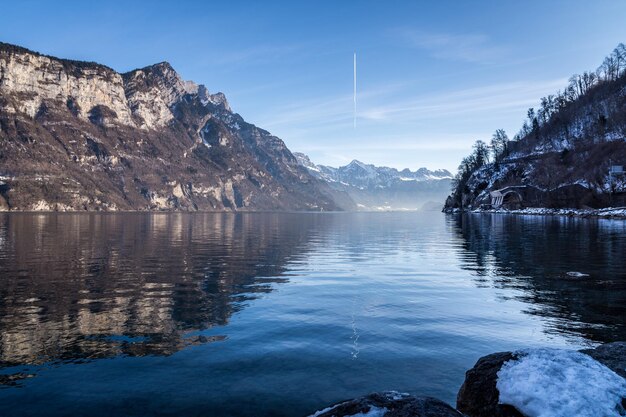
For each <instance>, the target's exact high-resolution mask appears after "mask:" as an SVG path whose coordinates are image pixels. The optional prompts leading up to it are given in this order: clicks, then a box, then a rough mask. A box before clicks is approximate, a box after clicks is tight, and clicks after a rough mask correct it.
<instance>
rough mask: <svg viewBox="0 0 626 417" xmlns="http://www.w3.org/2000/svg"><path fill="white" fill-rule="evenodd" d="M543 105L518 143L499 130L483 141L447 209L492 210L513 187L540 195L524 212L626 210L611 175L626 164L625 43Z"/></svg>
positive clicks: (619, 182) (619, 184) (462, 168)
mask: <svg viewBox="0 0 626 417" xmlns="http://www.w3.org/2000/svg"><path fill="white" fill-rule="evenodd" d="M540 103H541V104H540V107H539V108H538V109H534V108H530V109H528V112H527V118H526V120H525V121H524V122H523V125H522V128H521V129H520V131H519V132H518V133H517V134H516V135H515V136H514V137H513V138H512V139H509V137H508V135H507V134H506V132H505V131H504V130H502V129H498V130H496V131H495V133H494V134H493V136H492V138H491V140H490V141H489V142H486V141H483V140H478V141H476V143H475V144H474V146H473V152H472V154H471V155H469V156H467V157H465V158H464V159H463V160H462V161H461V164H460V165H459V168H458V173H457V174H456V176H455V178H454V180H453V182H452V194H451V195H450V196H449V197H448V199H447V201H446V209H448V210H453V209H475V208H479V207H483V208H485V207H489V206H490V205H491V201H490V192H492V191H495V190H499V189H503V188H506V187H519V188H520V189H521V188H525V189H532V190H533V192H532V193H530V194H532V196H533V198H531V199H530V200H528V199H525V201H522V202H521V205H522V206H523V207H524V206H525V207H528V206H535V207H550V208H560V207H575V208H586V207H593V208H600V207H608V206H617V205H625V204H626V202H625V201H624V200H625V196H624V195H625V191H626V181H625V178H624V176H623V175H609V168H610V167H611V166H615V165H618V166H623V165H626V47H625V46H624V44H620V45H619V46H618V47H617V48H615V50H613V52H612V53H611V54H610V55H609V56H607V57H606V58H605V60H604V62H603V63H602V65H600V67H598V69H597V70H595V71H589V72H584V73H582V74H575V75H573V76H572V77H571V78H570V80H569V84H568V85H567V86H566V87H565V88H564V89H563V90H562V91H558V92H556V93H555V94H553V95H549V96H547V97H543V98H541V100H540ZM527 194H528V193H527Z"/></svg>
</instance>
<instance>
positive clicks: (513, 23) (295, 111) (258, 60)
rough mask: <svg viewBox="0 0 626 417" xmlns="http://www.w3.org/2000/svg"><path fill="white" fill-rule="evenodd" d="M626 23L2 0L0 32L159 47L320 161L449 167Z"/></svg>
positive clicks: (442, 9) (563, 5) (586, 5)
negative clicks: (355, 87)
mask: <svg viewBox="0 0 626 417" xmlns="http://www.w3.org/2000/svg"><path fill="white" fill-rule="evenodd" d="M624 22H626V1H622V0H612V1H609V0H595V1H593V2H590V1H578V0H562V1H557V0H553V1H551V0H543V1H533V0H528V1H523V2H522V1H460V0H458V1H442V0H438V1H306V2H305V1H285V2H279V1H275V2H272V1H269V0H268V1H262V2H261V1H255V2H245V1H227V2H226V1H219V2H218V1H184V0H179V1H176V2H173V1H163V2H160V1H145V2H141V1H136V2H129V1H123V2H122V1H120V2H116V1H107V2H85V1H80V2H78V1H76V2H73V1H63V2H49V1H48V2H36V1H27V0H22V1H5V0H0V41H3V42H8V43H14V44H18V45H20V46H24V47H27V48H29V49H32V50H35V51H38V52H41V53H45V54H48V55H54V56H58V57H62V58H69V59H79V60H88V61H95V62H99V63H102V64H105V65H108V66H109V67H111V68H113V69H115V70H117V71H120V72H125V71H129V70H131V69H134V68H139V67H144V66H147V65H150V64H153V63H157V62H161V61H168V62H170V63H171V64H172V66H173V67H174V68H175V69H176V70H177V72H178V73H179V74H180V75H181V76H182V77H183V78H184V79H185V80H193V81H195V82H197V83H200V84H204V85H206V86H207V88H208V89H209V91H211V92H217V91H221V92H223V93H225V94H226V96H227V98H228V100H229V102H230V105H231V107H232V109H233V110H234V111H235V112H237V113H239V114H240V115H241V116H242V117H243V118H244V119H245V120H246V121H248V122H250V123H254V124H256V125H257V126H259V127H262V128H264V129H266V130H269V131H270V132H272V133H273V134H274V135H276V136H278V137H280V138H281V139H283V140H284V141H285V143H286V144H287V146H288V147H289V148H290V149H291V150H292V151H299V152H304V153H306V154H308V155H309V156H310V157H311V159H312V160H313V161H314V162H316V163H321V164H326V165H332V166H338V165H344V164H347V163H349V162H350V161H351V160H353V159H358V160H361V161H363V162H366V163H373V164H376V165H385V166H390V167H395V168H399V169H402V168H410V169H417V168H419V167H427V168H430V169H437V168H446V169H449V170H451V171H456V167H457V166H458V165H459V162H460V160H461V158H462V157H463V156H465V155H467V154H468V153H469V152H471V146H472V144H473V143H474V141H476V140H477V139H483V140H487V141H488V140H489V139H490V137H491V135H492V133H493V132H494V131H495V130H496V129H499V128H503V129H505V130H506V131H507V133H508V134H509V136H511V137H512V136H513V135H514V134H515V133H516V132H517V131H518V130H519V128H520V126H521V124H522V121H523V119H524V116H525V114H526V110H527V109H528V108H529V107H536V106H537V104H538V102H539V99H540V98H541V97H542V96H545V95H547V94H552V93H554V92H556V91H557V90H559V89H561V88H563V87H564V86H565V85H566V84H567V79H568V78H569V77H570V76H571V75H572V74H575V73H580V72H582V71H585V70H594V69H595V68H596V67H597V66H598V65H599V64H600V63H601V62H602V60H603V58H604V57H605V56H606V55H608V54H609V53H610V52H611V51H612V49H613V48H614V47H615V46H616V45H617V44H618V43H620V42H626V24H625V23H624ZM354 53H356V54H357V67H358V70H357V90H358V93H357V116H356V117H357V122H356V128H354V126H353V54H354Z"/></svg>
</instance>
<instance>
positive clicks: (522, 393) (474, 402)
mask: <svg viewBox="0 0 626 417" xmlns="http://www.w3.org/2000/svg"><path fill="white" fill-rule="evenodd" d="M624 378H626V342H614V343H606V344H604V345H601V346H598V347H597V348H595V349H586V350H581V351H580V352H574V351H562V350H548V349H538V350H525V351H524V350H522V351H518V352H500V353H493V354H491V355H487V356H483V357H482V358H480V359H479V360H478V361H477V362H476V365H474V367H473V368H472V369H470V370H469V371H467V373H466V374H465V381H464V382H463V385H462V386H461V389H460V390H459V393H458V396H457V403H456V408H457V410H459V411H460V412H462V413H463V414H464V415H466V416H468V417H535V416H540V417H546V416H550V417H560V416H567V417H574V416H576V417H579V416H582V417H585V416H594V417H612V416H616V417H617V416H621V415H622V416H623V415H626V413H624V414H620V412H622V413H623V410H620V407H624V405H625V404H626V385H624V384H625V382H624ZM607 410H608V411H607Z"/></svg>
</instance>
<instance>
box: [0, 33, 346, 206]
mask: <svg viewBox="0 0 626 417" xmlns="http://www.w3.org/2000/svg"><path fill="white" fill-rule="evenodd" d="M333 193H334V190H332V189H331V188H330V187H328V185H327V184H326V183H325V182H323V181H320V180H318V179H316V178H315V177H313V176H312V175H310V174H309V172H308V171H307V170H306V169H304V168H302V167H301V166H300V164H299V163H298V161H297V160H296V158H295V157H294V156H293V154H292V153H291V152H290V151H289V149H287V147H286V146H285V144H284V143H283V141H282V140H280V139H279V138H277V137H275V136H272V135H271V134H270V133H269V132H267V131H265V130H263V129H260V128H258V127H256V126H254V125H252V124H249V123H246V122H245V121H244V120H243V119H242V118H241V116H239V115H238V114H236V113H233V112H232V111H231V109H230V106H229V104H228V102H227V100H226V98H225V96H224V95H223V94H222V93H216V94H211V93H209V91H208V90H207V88H206V87H205V86H203V85H196V84H195V83H193V82H185V81H183V80H182V79H181V77H180V76H179V75H178V74H177V73H176V71H174V69H173V68H172V67H171V66H170V65H169V64H168V63H166V62H162V63H159V64H156V65H152V66H148V67H145V68H141V69H137V70H134V71H130V72H128V73H125V74H120V73H117V72H116V71H114V70H112V69H111V68H108V67H106V66H104V65H100V64H96V63H89V62H78V61H70V60H63V59H58V58H54V57H49V56H44V55H41V54H39V53H36V52H32V51H29V50H27V49H24V48H21V47H18V46H14V45H9V44H4V43H0V210H45V211H47V210H60V211H73V210H281V209H288V210H334V209H338V208H339V207H338V205H337V204H336V203H335V201H334V200H333V197H332V194H333Z"/></svg>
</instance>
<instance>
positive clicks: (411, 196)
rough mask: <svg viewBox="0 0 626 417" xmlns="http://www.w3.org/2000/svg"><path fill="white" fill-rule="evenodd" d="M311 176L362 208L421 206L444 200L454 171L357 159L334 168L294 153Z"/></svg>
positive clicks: (415, 207) (410, 207) (417, 207)
mask: <svg viewBox="0 0 626 417" xmlns="http://www.w3.org/2000/svg"><path fill="white" fill-rule="evenodd" d="M294 155H295V156H296V158H297V159H298V162H299V163H300V164H301V165H302V166H303V167H305V168H306V169H307V170H308V171H309V173H311V175H313V176H315V177H316V178H318V179H321V180H324V181H326V182H327V183H328V184H329V185H330V186H331V187H332V188H334V189H335V190H338V191H342V192H345V193H346V194H348V195H349V196H350V197H351V198H352V200H354V202H355V203H356V204H357V206H358V207H359V208H361V209H366V210H371V209H409V210H416V209H420V208H422V206H424V204H427V203H431V204H432V202H435V203H436V202H441V206H443V201H444V199H445V197H446V195H447V194H448V193H449V191H450V181H451V179H452V174H451V173H450V172H449V171H447V170H445V169H440V170H435V171H430V170H428V169H426V168H420V169H418V170H417V171H411V170H409V169H404V170H402V171H398V170H397V169H395V168H389V167H377V166H374V165H371V164H365V163H363V162H360V161H357V160H354V161H352V162H350V163H349V164H348V165H345V166H342V167H339V168H334V167H330V166H326V165H316V164H314V163H313V162H312V161H311V160H310V159H309V157H308V156H307V155H305V154H302V153H297V152H296V153H294Z"/></svg>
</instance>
